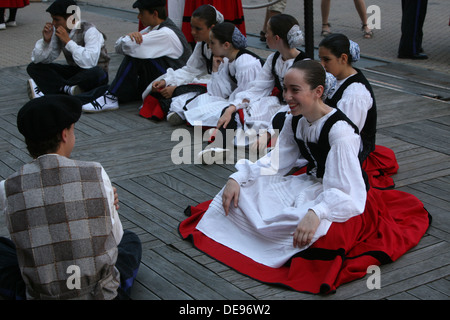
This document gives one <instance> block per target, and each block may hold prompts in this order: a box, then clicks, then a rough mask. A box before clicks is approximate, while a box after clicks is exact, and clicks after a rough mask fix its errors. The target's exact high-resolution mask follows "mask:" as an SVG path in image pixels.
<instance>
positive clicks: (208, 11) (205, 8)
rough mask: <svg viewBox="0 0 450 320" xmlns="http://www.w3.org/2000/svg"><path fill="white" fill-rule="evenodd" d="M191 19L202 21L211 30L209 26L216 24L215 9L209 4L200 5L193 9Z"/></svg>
mask: <svg viewBox="0 0 450 320" xmlns="http://www.w3.org/2000/svg"><path fill="white" fill-rule="evenodd" d="M192 17H195V18H198V19H202V20H204V21H205V24H206V26H207V27H208V28H211V26H213V25H215V24H217V13H216V9H214V7H212V6H210V5H209V4H204V5H201V6H200V7H198V8H197V9H195V11H194V12H193V13H192Z"/></svg>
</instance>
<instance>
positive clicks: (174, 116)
mask: <svg viewBox="0 0 450 320" xmlns="http://www.w3.org/2000/svg"><path fill="white" fill-rule="evenodd" d="M167 122H169V123H170V124H171V125H173V126H178V125H180V124H183V123H184V122H185V120H184V119H183V118H181V116H180V115H179V114H178V113H176V112H170V113H169V114H168V115H167Z"/></svg>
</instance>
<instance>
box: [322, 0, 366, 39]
mask: <svg viewBox="0 0 450 320" xmlns="http://www.w3.org/2000/svg"><path fill="white" fill-rule="evenodd" d="M330 1H331V0H322V2H321V4H320V9H321V12H322V33H321V35H322V36H323V37H326V36H328V35H330V34H331V33H332V32H331V25H330V23H329V22H328V16H329V14H330V6H331V3H330ZM353 2H354V3H355V8H356V11H358V15H359V17H360V19H361V23H362V27H361V30H362V32H363V37H364V38H365V39H372V37H373V31H372V30H371V29H370V28H369V27H368V25H367V12H366V3H365V2H364V0H353Z"/></svg>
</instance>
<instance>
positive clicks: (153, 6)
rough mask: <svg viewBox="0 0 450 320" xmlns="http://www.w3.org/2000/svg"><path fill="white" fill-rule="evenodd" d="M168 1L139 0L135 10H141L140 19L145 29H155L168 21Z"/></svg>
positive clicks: (134, 6)
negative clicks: (164, 21) (161, 22)
mask: <svg viewBox="0 0 450 320" xmlns="http://www.w3.org/2000/svg"><path fill="white" fill-rule="evenodd" d="M166 3H167V1H166V0H137V1H136V2H135V3H134V4H133V8H137V9H139V15H138V17H139V19H140V20H141V22H142V24H143V25H144V26H145V27H148V26H151V27H154V26H156V25H158V24H159V23H160V21H159V20H166V19H167V9H166Z"/></svg>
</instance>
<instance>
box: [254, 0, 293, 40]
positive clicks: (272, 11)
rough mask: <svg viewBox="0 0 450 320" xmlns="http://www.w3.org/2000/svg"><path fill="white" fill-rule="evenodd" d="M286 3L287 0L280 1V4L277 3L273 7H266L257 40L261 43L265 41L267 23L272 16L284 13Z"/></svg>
mask: <svg viewBox="0 0 450 320" xmlns="http://www.w3.org/2000/svg"><path fill="white" fill-rule="evenodd" d="M267 1H268V2H270V1H271V0H267ZM286 2H287V0H281V1H280V2H277V3H275V4H274V5H271V6H269V7H267V9H266V18H265V19H264V24H263V27H262V30H261V32H260V33H259V39H260V40H261V41H266V32H267V22H268V21H269V19H270V18H272V17H273V16H276V15H277V14H280V13H283V12H284V9H286Z"/></svg>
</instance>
